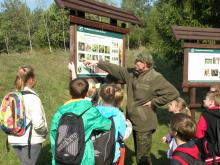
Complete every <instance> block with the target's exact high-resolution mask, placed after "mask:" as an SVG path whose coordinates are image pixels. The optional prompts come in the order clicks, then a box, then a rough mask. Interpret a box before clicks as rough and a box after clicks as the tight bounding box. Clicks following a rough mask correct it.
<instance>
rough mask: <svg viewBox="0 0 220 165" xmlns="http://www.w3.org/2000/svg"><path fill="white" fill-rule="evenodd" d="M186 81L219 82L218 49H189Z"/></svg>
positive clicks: (219, 59)
mask: <svg viewBox="0 0 220 165" xmlns="http://www.w3.org/2000/svg"><path fill="white" fill-rule="evenodd" d="M188 82H211V83H212V82H220V49H198V48H190V49H189V52H188Z"/></svg>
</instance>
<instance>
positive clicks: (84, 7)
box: [55, 0, 141, 25]
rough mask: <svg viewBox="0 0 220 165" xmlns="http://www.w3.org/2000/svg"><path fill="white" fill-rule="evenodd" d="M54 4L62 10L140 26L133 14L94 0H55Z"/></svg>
mask: <svg viewBox="0 0 220 165" xmlns="http://www.w3.org/2000/svg"><path fill="white" fill-rule="evenodd" d="M55 2H56V3H57V5H58V6H59V7H62V8H66V9H71V10H77V11H81V12H85V13H91V14H95V15H98V16H103V17H108V18H111V19H116V20H120V21H124V22H128V23H132V24H136V25H141V22H140V20H139V19H138V18H137V17H136V16H135V15H134V14H133V13H131V12H128V11H124V10H122V9H120V8H117V7H113V6H109V5H107V4H104V3H100V2H97V1H94V0H55Z"/></svg>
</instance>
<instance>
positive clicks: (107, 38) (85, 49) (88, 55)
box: [76, 26, 123, 77]
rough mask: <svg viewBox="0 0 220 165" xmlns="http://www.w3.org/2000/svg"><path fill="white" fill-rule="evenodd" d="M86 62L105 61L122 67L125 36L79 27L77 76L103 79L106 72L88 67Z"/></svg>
mask: <svg viewBox="0 0 220 165" xmlns="http://www.w3.org/2000/svg"><path fill="white" fill-rule="evenodd" d="M84 60H96V61H97V60H105V61H108V62H110V63H114V64H117V65H121V63H122V60H123V35H122V34H120V33H114V32H108V31H103V30H98V29H93V28H88V27H84V26H77V62H76V66H77V75H78V76H81V77H88V76H90V77H100V76H101V77H103V76H106V74H107V73H106V72H104V71H102V70H101V69H99V68H98V67H95V66H94V67H87V66H85V65H84V64H83V61H84Z"/></svg>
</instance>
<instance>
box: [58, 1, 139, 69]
mask: <svg viewBox="0 0 220 165" xmlns="http://www.w3.org/2000/svg"><path fill="white" fill-rule="evenodd" d="M55 2H56V4H57V5H58V6H59V7H61V8H65V9H68V10H70V15H69V21H70V61H73V62H74V63H75V66H76V61H77V26H83V27H88V28H93V29H97V30H102V31H107V32H114V33H118V34H121V35H122V40H123V45H122V47H123V50H122V52H123V54H122V56H123V57H122V60H121V65H122V66H124V65H125V35H126V34H127V33H129V29H128V28H126V23H131V24H133V25H139V26H141V25H142V24H141V22H140V20H139V19H138V18H137V17H136V16H135V15H134V14H133V13H131V12H128V11H124V10H122V9H120V8H117V7H113V6H109V5H107V4H104V3H100V2H97V1H94V0H80V1H79V0H71V1H69V0H55ZM86 13H88V14H93V15H97V16H102V17H106V18H109V20H110V21H109V23H103V22H98V21H93V20H89V19H87V18H86V17H85V14H86ZM118 21H122V22H126V23H122V24H121V26H118ZM76 67H77V66H76ZM76 69H77V68H76Z"/></svg>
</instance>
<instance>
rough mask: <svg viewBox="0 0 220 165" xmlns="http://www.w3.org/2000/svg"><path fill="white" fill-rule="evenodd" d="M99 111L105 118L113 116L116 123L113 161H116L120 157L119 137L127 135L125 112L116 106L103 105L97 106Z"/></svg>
mask: <svg viewBox="0 0 220 165" xmlns="http://www.w3.org/2000/svg"><path fill="white" fill-rule="evenodd" d="M96 108H97V109H98V110H99V112H100V113H101V114H102V115H103V116H104V117H105V118H110V117H113V121H114V124H115V141H116V145H115V157H114V161H113V163H115V162H116V161H117V160H118V158H119V157H120V144H119V142H118V140H119V137H121V138H122V139H123V137H124V135H125V129H126V125H125V120H124V118H123V113H122V112H121V111H120V110H119V109H118V108H116V107H111V106H102V105H98V106H97V107H96Z"/></svg>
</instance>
